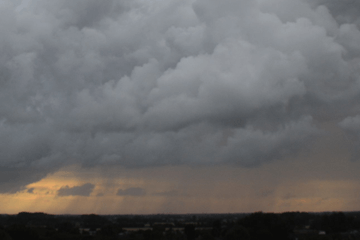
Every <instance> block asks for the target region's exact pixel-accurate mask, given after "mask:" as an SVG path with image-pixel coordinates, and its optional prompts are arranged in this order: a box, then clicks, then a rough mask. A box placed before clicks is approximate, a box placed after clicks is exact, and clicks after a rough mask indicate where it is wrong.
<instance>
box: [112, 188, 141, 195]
mask: <svg viewBox="0 0 360 240" xmlns="http://www.w3.org/2000/svg"><path fill="white" fill-rule="evenodd" d="M145 194H146V191H145V190H144V189H142V188H137V187H133V188H127V189H119V190H118V191H117V193H116V195H117V196H144V195H145Z"/></svg>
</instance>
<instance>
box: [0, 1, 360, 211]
mask: <svg viewBox="0 0 360 240" xmlns="http://www.w3.org/2000/svg"><path fill="white" fill-rule="evenodd" d="M359 29H360V1H357V0H241V1H239V0H221V1H219V0H101V1H100V0H50V1H49V0H0V213H18V212H21V211H30V212H39V211H40V212H47V213H54V214H66V213H73V214H84V213H97V214H129V213H131V214H149V213H235V212H254V211H265V212H270V211H271V212H284V211H356V210H360V174H359V172H360V31H359Z"/></svg>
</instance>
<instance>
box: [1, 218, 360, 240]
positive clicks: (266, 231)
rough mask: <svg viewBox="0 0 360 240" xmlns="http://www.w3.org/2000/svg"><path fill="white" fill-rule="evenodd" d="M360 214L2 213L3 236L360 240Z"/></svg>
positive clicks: (19, 239) (29, 239)
mask: <svg viewBox="0 0 360 240" xmlns="http://www.w3.org/2000/svg"><path fill="white" fill-rule="evenodd" d="M359 231H360V212H347V213H342V212H333V213H304V212H288V213H281V214H275V213H262V212H257V213H252V214H158V215H95V214H90V215H50V214H45V213H27V212H22V213H19V214H17V215H7V214H4V215H0V240H2V239H6V240H11V239H12V240H48V239H49V240H50V239H51V240H57V239H58V240H61V239H66V240H68V239H70V240H71V239H74V240H75V239H83V240H85V239H93V240H97V239H105V240H111V239H114V240H115V239H119V240H120V239H124V240H195V239H198V240H241V239H244V240H268V239H274V240H275V239H276V240H287V239H292V240H295V239H297V240H302V239H314V240H315V239H326V240H337V239H347V240H352V239H354V240H355V239H360V234H359Z"/></svg>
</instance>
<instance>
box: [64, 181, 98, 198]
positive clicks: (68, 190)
mask: <svg viewBox="0 0 360 240" xmlns="http://www.w3.org/2000/svg"><path fill="white" fill-rule="evenodd" d="M94 188H95V185H94V184H91V183H85V184H84V185H81V186H75V187H69V186H65V187H62V188H60V189H59V190H58V191H57V193H58V196H60V197H65V196H90V194H91V193H92V191H93V190H94Z"/></svg>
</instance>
